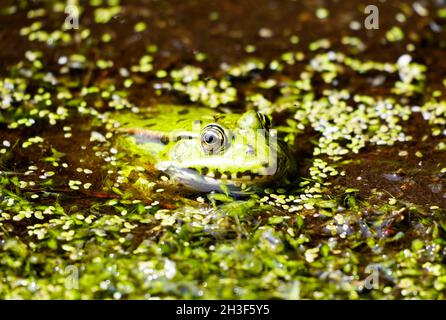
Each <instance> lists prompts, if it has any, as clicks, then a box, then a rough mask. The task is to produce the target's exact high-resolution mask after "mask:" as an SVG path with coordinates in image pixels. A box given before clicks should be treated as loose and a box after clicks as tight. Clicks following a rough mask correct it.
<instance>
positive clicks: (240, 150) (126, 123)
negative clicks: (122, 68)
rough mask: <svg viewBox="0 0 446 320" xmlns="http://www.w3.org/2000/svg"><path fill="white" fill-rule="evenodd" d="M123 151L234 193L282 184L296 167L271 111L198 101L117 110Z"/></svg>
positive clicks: (208, 188)
mask: <svg viewBox="0 0 446 320" xmlns="http://www.w3.org/2000/svg"><path fill="white" fill-rule="evenodd" d="M111 119H112V120H113V121H114V122H115V127H117V128H118V129H117V130H118V132H119V133H120V134H119V138H118V141H117V146H118V149H119V151H120V152H125V153H126V154H130V155H137V156H138V158H139V159H140V160H141V159H142V161H144V162H150V163H152V164H153V165H154V166H155V168H156V169H158V170H160V171H163V172H165V173H166V174H167V175H168V176H169V177H170V178H171V180H173V181H175V182H176V183H178V184H180V185H182V186H184V187H185V188H187V189H190V190H193V191H198V192H212V191H215V192H220V193H226V194H231V195H243V194H249V193H253V192H256V191H258V190H259V188H263V187H264V186H266V185H273V184H274V185H280V184H283V183H284V181H285V179H287V177H289V175H290V173H291V172H293V171H294V162H293V161H292V157H290V153H289V150H288V148H287V145H286V144H285V143H284V142H282V141H280V140H278V137H277V132H276V131H275V130H273V129H271V121H270V119H269V117H267V116H265V115H263V114H261V113H258V112H255V111H252V110H251V111H247V112H245V113H243V114H234V113H218V112H216V111H215V110H213V109H208V108H204V107H197V106H189V107H186V106H177V105H157V106H156V107H155V108H154V109H152V108H149V109H146V110H143V111H139V112H137V113H125V112H120V113H114V114H113V115H112V116H111Z"/></svg>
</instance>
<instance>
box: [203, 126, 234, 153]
mask: <svg viewBox="0 0 446 320" xmlns="http://www.w3.org/2000/svg"><path fill="white" fill-rule="evenodd" d="M227 144H228V138H227V136H226V134H225V130H224V129H223V128H222V127H221V126H219V125H218V124H209V125H207V126H206V127H204V128H203V130H202V131H201V135H200V146H201V149H202V150H203V151H204V152H206V153H207V154H217V153H220V152H221V151H222V150H223V149H224V147H225V146H226V145H227Z"/></svg>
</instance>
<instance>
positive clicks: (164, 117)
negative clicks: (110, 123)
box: [112, 104, 217, 136]
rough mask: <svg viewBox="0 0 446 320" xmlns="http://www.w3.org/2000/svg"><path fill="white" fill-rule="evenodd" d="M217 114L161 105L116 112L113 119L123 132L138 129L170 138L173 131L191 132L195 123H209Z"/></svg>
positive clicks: (206, 110) (208, 110) (209, 110)
mask: <svg viewBox="0 0 446 320" xmlns="http://www.w3.org/2000/svg"><path fill="white" fill-rule="evenodd" d="M216 114H217V113H216V112H215V111H214V110H211V109H209V108H204V107H198V106H180V105H170V104H161V105H156V106H154V107H150V108H146V109H142V110H140V111H139V112H137V113H130V112H116V113H114V114H113V115H112V119H113V120H114V121H116V122H118V123H119V127H120V129H121V130H122V131H132V130H133V129H135V130H136V129H138V130H141V131H142V130H144V131H145V132H146V133H147V132H152V133H153V134H154V135H159V136H163V135H165V136H168V135H169V134H170V133H171V132H172V131H173V130H185V131H191V130H192V128H193V124H194V121H203V122H207V121H209V120H211V119H213V116H214V115H216Z"/></svg>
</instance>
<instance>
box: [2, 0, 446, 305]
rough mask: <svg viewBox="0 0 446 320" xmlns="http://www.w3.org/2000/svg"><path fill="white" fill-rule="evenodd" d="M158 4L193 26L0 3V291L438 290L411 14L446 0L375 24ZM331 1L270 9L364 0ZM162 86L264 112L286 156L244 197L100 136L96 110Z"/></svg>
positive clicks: (439, 103) (438, 251) (438, 225)
mask: <svg viewBox="0 0 446 320" xmlns="http://www.w3.org/2000/svg"><path fill="white" fill-rule="evenodd" d="M166 5H167V6H170V7H176V8H177V9H178V12H180V14H181V12H183V15H184V16H182V17H183V19H185V20H184V21H185V22H183V23H186V25H185V26H186V27H185V28H189V29H188V30H189V31H190V32H191V33H192V34H193V35H190V34H183V33H181V32H180V31H179V29H181V28H178V26H181V23H182V22H181V21H182V20H181V19H179V20H175V19H173V18H172V16H170V20H169V12H168V11H166V10H165V8H164V7H163V6H157V5H154V6H153V7H150V8H149V9H150V10H147V8H146V7H145V5H143V4H142V3H139V2H138V1H132V2H130V1H89V2H85V3H82V4H80V5H79V6H78V7H79V14H80V15H79V29H73V30H71V29H67V28H66V27H64V22H65V19H66V14H65V12H64V9H65V7H64V2H61V1H45V2H41V3H37V4H34V5H33V6H30V5H29V4H27V2H26V1H20V2H19V4H2V5H1V7H0V12H1V14H2V19H0V24H1V26H2V28H1V29H0V30H4V31H1V32H2V34H8V33H10V34H12V35H13V36H12V37H11V40H8V41H11V42H12V43H11V45H10V46H8V48H5V49H4V50H2V52H1V53H0V54H1V58H0V59H2V61H5V62H3V64H2V68H1V70H0V71H1V76H0V99H1V100H0V101H1V104H0V279H1V281H0V297H1V298H6V299H13V298H14V299H15V298H25V299H45V298H55V299H81V298H82V299H93V298H95V299H129V298H135V299H152V298H173V299H178V298H180V299H204V298H205V299H213V298H233V299H234V298H235V299H249V298H253V299H258V298H279V299H301V298H310V299H331V298H334V299H339V298H345V299H361V298H372V299H399V298H418V299H420V298H421V299H444V293H445V284H446V270H445V267H444V264H443V261H444V255H445V232H446V221H445V218H444V210H445V208H446V198H445V187H444V185H445V178H446V175H445V171H446V156H445V154H444V150H445V147H444V145H445V143H446V139H445V130H446V111H445V110H446V108H445V97H444V94H445V93H446V90H445V89H446V88H445V85H444V81H445V80H444V76H443V75H441V72H440V69H441V67H442V66H443V67H444V64H443V65H442V66H441V65H436V63H437V64H441V63H442V62H441V61H437V62H432V61H430V60H428V59H423V57H425V56H427V55H426V51H425V50H432V51H431V54H432V55H435V54H436V52H437V50H444V48H445V46H446V44H445V43H444V41H443V42H442V41H441V40H440V39H441V36H440V35H436V34H437V33H436V32H435V31H432V30H431V29H427V30H426V29H415V30H414V29H413V28H422V26H423V25H431V26H432V25H433V24H435V25H437V26H438V27H439V28H440V32H442V33H443V34H444V32H445V30H444V28H445V21H444V17H443V14H442V12H443V11H442V9H441V8H439V9H438V10H431V11H429V12H428V13H427V14H426V10H427V9H426V8H424V7H421V8H420V6H421V5H419V6H414V8H411V7H408V6H407V5H405V4H399V5H397V7H398V8H399V9H398V10H400V11H401V12H403V13H404V16H408V17H411V16H412V15H417V17H418V19H423V21H426V22H430V24H429V23H427V24H420V26H414V25H413V24H412V25H410V21H408V22H406V23H405V24H404V23H402V22H401V21H403V20H404V21H405V19H403V18H401V15H402V14H403V13H401V12H399V13H398V12H395V14H394V15H392V14H393V12H392V14H390V11H389V12H386V10H385V8H382V10H381V12H382V14H383V16H382V17H381V19H380V20H381V23H382V24H383V26H382V31H381V30H380V31H377V33H376V34H375V36H374V37H373V39H370V37H367V36H366V33H365V31H364V32H357V31H355V30H354V29H355V28H356V27H355V28H351V24H348V25H347V26H342V28H343V29H342V30H344V31H345V34H348V36H347V35H345V34H343V35H342V36H341V37H339V39H338V38H337V37H338V35H337V34H333V30H332V31H331V33H328V34H327V33H323V32H322V31H323V30H324V28H323V27H321V28H320V30H321V31H320V33H317V36H314V37H310V35H308V34H305V32H301V31H298V30H300V29H295V30H287V28H282V27H281V24H278V26H277V27H274V28H272V27H271V26H269V25H268V23H269V22H271V19H273V18H271V17H272V16H271V17H269V16H267V17H263V19H255V20H251V19H249V18H247V19H248V20H247V21H248V22H247V24H246V26H244V29H243V28H242V27H241V25H238V27H239V28H238V29H241V30H236V29H237V28H235V29H234V30H232V29H228V28H227V24H228V22H229V20H228V19H229V16H230V15H231V12H228V11H227V10H228V9H226V8H225V7H219V6H217V7H212V6H211V5H207V4H203V3H201V4H196V3H194V2H185V4H181V5H180V4H177V3H173V2H166ZM295 5H296V7H293V8H287V7H285V6H284V7H282V8H281V9H277V10H280V12H286V11H287V10H291V11H292V10H294V11H296V10H297V11H298V9H299V10H303V8H301V7H299V6H300V5H299V4H295ZM337 5H338V4H334V3H333V4H329V5H327V8H313V9H312V10H310V9H308V8H306V9H305V10H307V11H308V12H309V14H308V16H310V17H313V18H314V21H313V20H311V19H313V18H311V19H310V20H305V19H309V18H307V17H305V15H303V16H301V17H300V18H299V19H303V20H302V21H300V20H299V19H295V17H296V16H297V14H296V15H295V16H293V17H292V19H291V18H286V19H285V21H287V25H293V26H295V27H296V28H298V26H297V25H295V24H296V23H305V21H307V22H306V23H321V24H327V25H329V24H330V23H331V22H330V21H331V20H332V19H333V21H338V20H336V19H337V17H338V15H339V14H340V12H342V11H343V10H346V9H348V10H351V12H352V13H354V15H355V17H356V18H355V19H356V20H358V21H359V20H360V19H362V18H363V13H362V12H361V11H360V10H358V8H356V7H355V6H350V7H348V8H344V7H337ZM195 6H198V8H199V9H201V10H199V12H201V15H200V16H197V14H196V13H194V14H193V12H196V11H194V10H193V9H197V8H196V7H195ZM339 6H342V5H339ZM346 6H348V5H347V4H346ZM257 7H258V5H256V6H254V3H253V2H250V1H247V2H246V3H244V4H243V5H241V9H240V10H241V11H242V12H246V10H248V11H249V12H250V13H251V14H252V15H253V16H256V15H261V14H262V12H261V11H259V10H260V9H256V8H257ZM142 9H145V10H142ZM152 11H153V12H152ZM294 11H293V12H294ZM297 11H296V12H297ZM138 12H139V14H138ZM408 12H409V13H408ZM233 14H236V13H233ZM165 15H167V16H168V17H167V18H166V16H165ZM188 17H189V18H188ZM8 19H9V20H8ZM13 19H17V20H18V21H19V22H20V23H19V25H20V28H19V30H15V29H14V28H13V27H12V26H9V25H8V21H12V20H13ZM188 19H195V20H194V21H195V23H196V24H192V23H191V21H190V20H188ZM172 21H173V22H172ZM292 21H294V22H292ZM225 25H226V27H225ZM354 25H355V24H354ZM183 26H184V25H183ZM321 26H323V25H321ZM207 27H209V28H207ZM209 29H211V30H212V32H213V33H214V34H219V35H220V37H221V38H220V41H219V42H212V44H213V45H209V46H206V45H204V44H203V43H208V42H210V41H212V40H211V39H208V38H207V37H208V32H211V31H209ZM434 29H435V28H434ZM221 30H223V31H221ZM315 30H318V28H315ZM415 31H416V32H415ZM165 33H167V36H166V37H165V38H164V37H163V36H162V35H163V34H165ZM414 34H419V36H414ZM191 37H192V38H191ZM195 37H197V38H195ZM200 37H203V39H205V40H206V41H204V40H203V41H200V39H201V38H200ZM432 37H433V39H434V40H433V41H432V42H429V41H430V40H429V39H432ZM8 39H9V38H8ZM240 39H241V40H243V41H242V44H240V43H239V42H240ZM374 39H375V40H374ZM435 39H437V40H438V41H437V40H435ZM232 41H234V42H232ZM374 41H376V42H374ZM14 42H16V44H17V50H15V46H14ZM426 42H428V43H429V46H428V45H426ZM275 43H276V44H275ZM376 43H378V45H380V46H382V47H379V51H380V52H379V53H378V54H377V53H376V52H374V50H376V47H374V46H376V45H377V44H376ZM423 43H424V45H423ZM231 48H235V49H231ZM237 48H238V49H237ZM374 48H375V49H374ZM426 48H427V49H426ZM120 50H122V51H120ZM126 50H127V51H126ZM228 50H233V51H228ZM383 51H386V52H388V54H387V53H386V54H383V53H382V52H383ZM428 52H429V51H428ZM11 56H13V58H12V59H11ZM161 101H170V102H175V103H181V104H184V105H186V106H191V105H193V104H200V105H203V106H206V107H209V108H216V109H218V110H220V111H231V112H243V111H245V110H246V109H248V108H251V109H255V110H259V111H261V112H263V113H265V114H268V115H271V116H272V118H273V119H274V122H275V126H276V128H277V129H278V130H279V133H280V135H281V137H282V138H283V139H284V140H285V141H287V143H288V144H289V145H290V147H291V148H292V149H293V151H294V156H295V159H296V162H297V163H298V166H299V168H300V170H299V174H298V176H296V177H295V181H294V182H293V184H292V185H291V187H288V188H278V189H266V190H264V192H263V193H259V194H255V195H253V196H251V197H250V198H247V199H230V198H227V197H219V196H216V197H207V195H206V194H196V193H190V192H185V191H184V190H182V189H181V187H179V186H176V185H174V184H172V183H171V181H170V180H169V179H168V177H165V176H163V175H162V174H160V173H159V172H156V171H155V170H154V168H153V167H152V166H151V165H150V163H144V164H141V161H140V160H138V161H136V159H134V158H132V156H129V155H128V154H125V153H123V152H122V150H121V149H120V148H119V146H117V145H115V137H116V135H118V134H119V133H118V132H117V130H116V128H115V127H114V125H113V123H112V122H111V121H109V114H110V113H112V112H116V111H117V112H134V113H136V112H138V111H139V110H141V109H143V108H147V107H150V106H153V105H155V104H157V103H159V102H161ZM137 185H144V186H145V189H141V188H136V187H135V186H137Z"/></svg>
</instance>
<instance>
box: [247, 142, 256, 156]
mask: <svg viewBox="0 0 446 320" xmlns="http://www.w3.org/2000/svg"><path fill="white" fill-rule="evenodd" d="M246 155H248V156H253V155H255V150H254V147H253V146H252V145H251V144H248V146H247V148H246Z"/></svg>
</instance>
